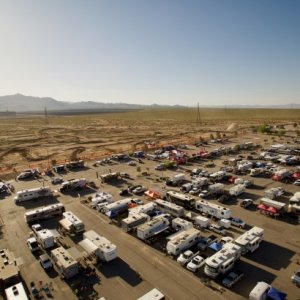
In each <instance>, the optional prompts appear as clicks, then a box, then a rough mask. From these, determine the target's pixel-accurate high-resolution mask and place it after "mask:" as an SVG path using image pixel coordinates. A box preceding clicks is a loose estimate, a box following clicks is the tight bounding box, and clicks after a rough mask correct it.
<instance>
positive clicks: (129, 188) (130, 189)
mask: <svg viewBox="0 0 300 300" xmlns="http://www.w3.org/2000/svg"><path fill="white" fill-rule="evenodd" d="M138 187H142V186H141V185H140V184H138V185H131V186H129V187H128V191H129V192H130V193H132V191H133V190H135V189H136V188H138Z"/></svg>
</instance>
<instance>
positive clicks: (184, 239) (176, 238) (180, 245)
mask: <svg viewBox="0 0 300 300" xmlns="http://www.w3.org/2000/svg"><path fill="white" fill-rule="evenodd" d="M200 238H201V232H200V231H199V230H198V229H195V228H189V229H187V230H182V231H179V232H178V233H177V234H174V235H173V236H172V237H170V238H168V239H169V241H168V243H167V247H166V250H167V253H168V254H169V255H178V254H180V253H181V252H182V251H184V250H186V249H188V248H190V247H192V246H193V245H194V244H196V243H197V242H198V241H199V240H200Z"/></svg>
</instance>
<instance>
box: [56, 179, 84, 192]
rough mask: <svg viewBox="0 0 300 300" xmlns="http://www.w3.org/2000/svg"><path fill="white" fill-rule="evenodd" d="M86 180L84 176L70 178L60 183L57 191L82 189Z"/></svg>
mask: <svg viewBox="0 0 300 300" xmlns="http://www.w3.org/2000/svg"><path fill="white" fill-rule="evenodd" d="M86 184H87V181H86V179H85V178H79V179H71V180H68V181H65V182H63V183H62V184H61V186H60V188H59V191H60V192H68V191H72V190H82V189H83V188H85V187H86Z"/></svg>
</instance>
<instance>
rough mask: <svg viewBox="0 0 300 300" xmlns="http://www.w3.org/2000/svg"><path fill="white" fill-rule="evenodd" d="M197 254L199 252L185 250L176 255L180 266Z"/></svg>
mask: <svg viewBox="0 0 300 300" xmlns="http://www.w3.org/2000/svg"><path fill="white" fill-rule="evenodd" d="M198 254H199V252H196V253H194V252H192V251H191V250H187V251H185V252H183V253H181V254H180V255H179V256H178V258H177V262H178V263H180V264H181V265H182V266H184V265H186V264H187V263H188V262H190V261H191V260H192V259H193V258H194V257H196V256H197V255H198Z"/></svg>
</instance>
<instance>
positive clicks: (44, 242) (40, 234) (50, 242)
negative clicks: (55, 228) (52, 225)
mask: <svg viewBox="0 0 300 300" xmlns="http://www.w3.org/2000/svg"><path fill="white" fill-rule="evenodd" d="M35 233H36V240H37V242H38V243H39V244H40V245H41V246H42V247H43V248H44V249H49V248H52V247H54V245H55V237H54V235H53V233H52V232H51V231H50V230H49V229H42V230H39V231H36V232H35Z"/></svg>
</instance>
